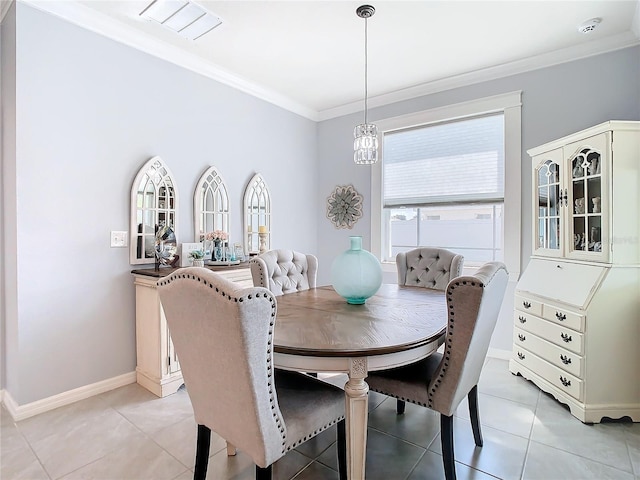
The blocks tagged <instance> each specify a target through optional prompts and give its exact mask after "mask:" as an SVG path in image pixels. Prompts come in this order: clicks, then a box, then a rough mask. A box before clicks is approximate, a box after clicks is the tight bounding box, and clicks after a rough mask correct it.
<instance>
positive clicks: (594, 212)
mask: <svg viewBox="0 0 640 480" xmlns="http://www.w3.org/2000/svg"><path fill="white" fill-rule="evenodd" d="M600 162H601V155H600V153H599V152H597V151H595V150H592V149H591V148H584V149H582V150H581V151H580V153H578V154H577V155H576V156H575V157H574V158H573V159H572V161H571V198H573V208H572V218H573V220H572V222H571V225H572V228H573V232H572V236H573V250H579V251H583V252H601V251H602V243H601V230H602V218H601V205H600V200H601V195H602V175H601V167H600Z"/></svg>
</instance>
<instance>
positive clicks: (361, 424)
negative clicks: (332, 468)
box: [344, 358, 369, 480]
mask: <svg viewBox="0 0 640 480" xmlns="http://www.w3.org/2000/svg"><path fill="white" fill-rule="evenodd" d="M366 376H367V360H366V358H356V359H352V360H351V366H350V369H349V381H347V383H346V385H345V386H344V391H345V394H346V409H345V417H346V427H347V466H348V470H347V471H348V476H347V478H348V479H349V480H364V466H365V458H366V452H367V414H368V410H369V403H368V398H367V397H368V392H369V385H367V382H365V381H364V379H365V378H366Z"/></svg>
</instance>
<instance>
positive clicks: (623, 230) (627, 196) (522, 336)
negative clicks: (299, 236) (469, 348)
mask: <svg viewBox="0 0 640 480" xmlns="http://www.w3.org/2000/svg"><path fill="white" fill-rule="evenodd" d="M528 153H529V154H530V155H531V157H532V159H533V163H532V167H533V169H532V170H533V232H534V235H533V255H532V257H531V260H530V262H529V265H528V266H527V268H526V270H525V271H524V273H523V275H522V277H521V278H520V280H519V282H518V285H517V287H516V295H515V312H514V322H515V327H514V336H513V356H512V358H511V361H510V363H509V369H510V370H511V372H512V373H515V374H520V375H522V376H523V377H525V378H527V379H529V380H531V381H532V382H534V383H535V384H536V385H538V386H539V387H540V388H541V389H542V390H544V391H545V392H548V393H550V394H551V395H553V396H554V397H555V398H556V399H558V400H559V401H560V402H562V403H564V404H566V405H568V407H569V409H570V410H571V413H572V414H573V415H574V416H575V417H577V418H579V419H580V420H581V421H583V422H585V423H598V422H600V421H601V420H602V419H603V418H604V417H609V418H614V419H617V418H623V417H628V418H630V419H632V420H633V421H634V422H639V421H640V369H639V367H640V348H639V347H638V344H639V343H640V314H639V312H640V247H639V246H638V245H639V243H638V242H639V239H640V122H617V121H611V122H606V123H603V124H601V125H597V126H595V127H592V128H589V129H587V130H584V131H582V132H578V133H576V134H573V135H569V136H567V137H564V138H561V139H559V140H556V141H553V142H550V143H547V144H545V145H542V146H540V147H536V148H533V149H531V150H529V151H528Z"/></svg>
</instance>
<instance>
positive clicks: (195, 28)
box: [140, 0, 222, 40]
mask: <svg viewBox="0 0 640 480" xmlns="http://www.w3.org/2000/svg"><path fill="white" fill-rule="evenodd" d="M140 16H141V17H143V18H146V19H149V20H153V21H155V22H158V23H159V24H161V25H163V26H165V27H167V28H169V29H170V30H172V31H174V32H175V33H177V34H178V35H180V36H183V37H185V38H188V39H189V40H197V39H198V38H200V37H202V36H203V35H204V34H205V33H208V32H210V31H211V30H213V29H214V28H216V27H217V26H218V25H220V24H221V23H222V19H220V17H218V16H216V15H214V14H212V13H210V12H208V11H206V10H205V9H204V8H202V7H200V6H199V5H196V4H195V3H191V2H188V1H186V0H154V1H153V2H151V3H150V4H149V5H148V6H147V7H146V8H145V9H144V10H143V11H142V12H141V13H140Z"/></svg>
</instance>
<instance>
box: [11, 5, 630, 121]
mask: <svg viewBox="0 0 640 480" xmlns="http://www.w3.org/2000/svg"><path fill="white" fill-rule="evenodd" d="M19 1H22V2H24V3H26V4H29V5H32V6H34V7H36V8H39V9H41V10H45V11H48V12H51V13H53V14H55V15H58V16H61V17H63V18H65V19H67V20H69V21H71V22H73V23H76V24H79V25H82V26H84V27H86V28H89V29H91V30H93V31H96V32H98V33H101V34H104V35H107V36H109V37H112V38H115V39H117V40H118V41H121V42H123V43H126V44H128V45H131V46H134V47H136V48H139V49H141V50H144V51H146V52H149V53H151V54H153V55H157V56H160V57H163V58H166V59H168V60H170V61H172V62H175V63H177V64H179V65H182V66H184V67H186V68H190V69H192V70H195V71H198V72H200V73H203V74H205V75H208V76H210V77H212V78H215V79H216V80H219V81H222V82H224V83H227V84H230V85H233V86H235V87H237V88H239V89H241V90H243V91H246V92H249V93H251V94H253V95H256V96H259V97H261V98H264V99H265V100H267V101H270V102H272V103H275V104H277V105H280V106H282V107H284V108H286V109H288V110H291V111H293V112H296V113H298V114H300V115H304V116H306V117H308V118H311V119H314V120H322V119H327V118H332V117H335V116H339V115H343V114H347V113H351V112H355V111H359V110H361V109H362V108H363V96H364V20H363V19H361V18H359V17H357V16H356V14H355V10H356V8H357V7H358V6H359V5H361V4H363V3H370V4H372V5H373V6H374V7H375V8H376V13H375V15H374V16H373V17H372V18H371V19H370V20H369V21H368V22H369V24H368V29H369V107H370V108H371V107H375V106H378V105H382V104H386V103H390V102H393V101H398V100H403V99H407V98H412V97H416V96H418V95H422V94H426V93H431V92H435V91H440V90H444V89H447V88H451V87H455V86H460V85H466V84H471V83H474V82H479V81H483V80H487V79H491V78H497V77H500V76H504V75H508V74H513V73H519V72H522V71H527V70H531V69H535V68H540V67H544V66H548V65H552V64H557V63H562V62H565V61H568V60H570V59H573V58H581V57H586V56H590V55H595V54H599V53H603V52H607V51H612V50H615V49H619V48H624V47H627V46H631V45H638V44H640V40H639V39H640V20H639V18H640V0H621V1H616V0H595V1H589V0H571V1H563V0H535V1H520V0H502V1H482V0H475V1H459V0H421V1H418V0H414V1H400V0H385V1H381V0H371V1H370V2H366V1H358V2H353V1H349V0H334V1H311V0H299V1H292V0H290V1H271V0H268V1H241V0H234V1H209V0H196V1H195V2H194V3H197V4H199V5H200V6H202V7H204V8H206V9H208V10H209V11H211V12H212V13H214V14H216V15H217V16H219V17H221V18H222V19H223V24H222V25H221V26H219V27H217V28H216V29H214V30H213V31H212V32H210V33H208V34H206V35H205V36H203V37H201V38H200V39H198V40H196V41H190V40H186V39H184V38H182V37H180V36H178V35H176V34H175V33H173V32H171V31H170V30H168V29H166V28H165V27H163V26H161V25H159V24H157V23H153V22H150V21H148V20H145V19H142V18H141V17H140V16H139V13H140V12H142V10H144V8H145V7H146V5H148V3H150V0H108V1H104V0H19ZM594 17H600V18H602V22H601V24H600V25H599V27H598V28H596V29H595V30H594V31H593V32H591V33H589V34H583V33H580V32H578V26H579V25H581V24H582V23H584V22H585V21H586V20H589V19H591V18H594Z"/></svg>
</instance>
